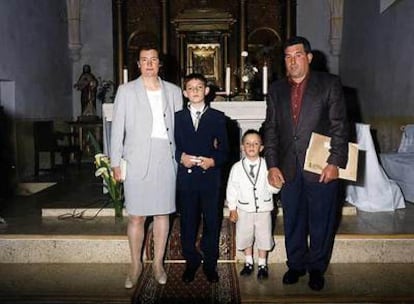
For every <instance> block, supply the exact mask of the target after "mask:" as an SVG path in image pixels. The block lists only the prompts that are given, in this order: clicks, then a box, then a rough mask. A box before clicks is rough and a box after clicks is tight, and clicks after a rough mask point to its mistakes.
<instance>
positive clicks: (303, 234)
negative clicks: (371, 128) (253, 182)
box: [281, 168, 339, 273]
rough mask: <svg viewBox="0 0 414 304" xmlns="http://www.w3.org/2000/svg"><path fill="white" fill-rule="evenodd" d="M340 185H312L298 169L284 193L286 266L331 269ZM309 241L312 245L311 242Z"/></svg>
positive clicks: (316, 183) (302, 268)
mask: <svg viewBox="0 0 414 304" xmlns="http://www.w3.org/2000/svg"><path fill="white" fill-rule="evenodd" d="M338 187H339V182H338V181H337V180H336V181H332V182H330V183H328V184H324V183H319V182H309V181H307V180H305V179H304V177H303V171H302V170H301V169H300V168H298V170H297V173H296V177H295V179H294V180H292V181H291V182H288V183H286V184H285V185H284V186H283V188H282V191H281V201H282V207H283V221H284V230H285V245H286V253H287V258H288V260H287V266H288V267H289V268H290V269H296V270H308V271H312V270H317V271H320V272H322V273H324V272H325V271H326V268H327V267H328V264H329V260H330V256H331V253H332V247H333V243H334V238H335V228H336V221H337V217H336V215H337V209H338V205H339V203H338ZM308 237H309V241H308Z"/></svg>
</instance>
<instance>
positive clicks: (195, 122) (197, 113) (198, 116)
mask: <svg viewBox="0 0 414 304" xmlns="http://www.w3.org/2000/svg"><path fill="white" fill-rule="evenodd" d="M200 115H201V112H200V111H197V112H196V118H195V120H194V129H195V130H196V131H197V128H198V123H199V121H200Z"/></svg>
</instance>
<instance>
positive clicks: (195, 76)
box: [183, 73, 207, 90]
mask: <svg viewBox="0 0 414 304" xmlns="http://www.w3.org/2000/svg"><path fill="white" fill-rule="evenodd" d="M193 79H197V80H200V81H201V82H202V83H203V84H204V86H207V79H206V77H204V75H203V74H200V73H191V74H188V75H186V76H185V77H184V82H183V83H184V90H185V88H186V87H187V83H188V82H189V81H190V80H193Z"/></svg>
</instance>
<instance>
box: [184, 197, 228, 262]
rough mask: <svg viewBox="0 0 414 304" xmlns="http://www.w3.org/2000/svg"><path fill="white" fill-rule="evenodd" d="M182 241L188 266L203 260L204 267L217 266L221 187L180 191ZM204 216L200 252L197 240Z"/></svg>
mask: <svg viewBox="0 0 414 304" xmlns="http://www.w3.org/2000/svg"><path fill="white" fill-rule="evenodd" d="M178 199H179V211H180V223H181V245H182V250H183V255H184V258H185V259H186V262H187V265H188V266H189V267H198V266H199V265H200V263H201V260H203V262H204V265H203V267H204V268H205V269H216V266H217V260H218V257H219V234H220V228H221V222H220V220H221V217H220V216H219V210H218V207H219V191H218V189H217V190H215V189H203V190H192V191H182V190H180V191H179V192H178ZM201 220H202V221H203V230H202V237H201V243H200V250H201V253H200V252H199V251H198V249H197V246H196V242H197V234H198V231H199V226H200V222H201Z"/></svg>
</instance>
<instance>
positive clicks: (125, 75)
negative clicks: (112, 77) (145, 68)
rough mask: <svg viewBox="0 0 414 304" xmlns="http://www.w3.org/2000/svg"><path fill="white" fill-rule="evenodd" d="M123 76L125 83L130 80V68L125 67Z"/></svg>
mask: <svg viewBox="0 0 414 304" xmlns="http://www.w3.org/2000/svg"><path fill="white" fill-rule="evenodd" d="M123 78H124V83H127V82H128V69H127V68H124V69H123Z"/></svg>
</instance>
